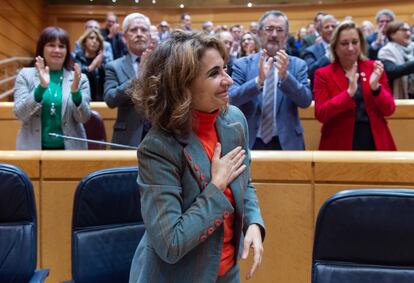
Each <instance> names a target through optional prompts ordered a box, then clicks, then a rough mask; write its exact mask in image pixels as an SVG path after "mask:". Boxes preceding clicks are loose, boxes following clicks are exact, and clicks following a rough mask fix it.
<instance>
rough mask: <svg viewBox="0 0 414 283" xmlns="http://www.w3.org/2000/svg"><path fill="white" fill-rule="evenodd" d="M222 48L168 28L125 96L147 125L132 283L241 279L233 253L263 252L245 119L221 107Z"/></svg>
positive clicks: (224, 100)
mask: <svg viewBox="0 0 414 283" xmlns="http://www.w3.org/2000/svg"><path fill="white" fill-rule="evenodd" d="M226 59H227V58H226V52H225V50H224V46H223V45H222V43H221V42H220V41H219V40H218V39H216V38H215V37H213V36H210V35H207V34H202V33H186V32H183V31H175V32H173V33H172V35H171V37H170V38H169V39H167V40H166V41H164V42H163V43H161V44H160V45H159V46H158V47H157V48H156V49H155V50H154V52H153V53H152V54H151V56H148V58H147V59H146V62H145V63H144V68H143V71H142V72H141V73H140V76H139V78H138V80H137V81H136V82H135V84H134V87H133V90H132V96H133V100H134V103H135V105H137V106H139V107H137V108H139V109H144V111H145V113H144V114H145V115H146V117H147V118H148V119H149V120H150V121H151V125H152V128H151V130H150V131H149V133H148V134H147V135H146V137H145V138H144V140H143V141H142V143H141V145H140V147H139V149H138V163H139V174H138V184H139V188H140V193H141V207H142V208H141V210H142V216H143V219H144V223H145V228H146V233H145V235H144V236H143V238H142V240H141V242H140V244H139V245H138V248H137V250H136V253H135V256H134V259H133V262H132V266H131V274H130V282H131V283H132V282H133V283H137V282H179V283H186V282H189V283H190V282H240V275H239V265H238V260H239V258H240V257H242V258H247V256H248V254H249V249H250V248H253V253H254V260H253V265H252V267H251V269H250V270H249V272H248V273H247V275H246V277H247V278H250V277H251V276H252V275H253V273H254V272H255V270H256V268H257V267H258V265H259V264H260V261H261V259H262V254H263V246H262V241H263V239H264V233H265V229H264V222H263V219H262V216H261V213H260V210H259V206H258V200H257V196H256V190H255V189H254V187H253V186H252V185H251V179H250V153H249V142H248V130H247V123H246V119H245V117H244V116H243V114H242V113H241V111H240V110H238V109H237V108H236V107H233V106H228V100H229V98H228V93H227V92H228V87H229V86H230V85H231V84H232V82H233V81H232V79H231V78H230V77H229V76H228V75H227V74H226V72H225V68H224V67H225V66H226V63H225V61H226Z"/></svg>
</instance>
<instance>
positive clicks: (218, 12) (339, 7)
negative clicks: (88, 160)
mask: <svg viewBox="0 0 414 283" xmlns="http://www.w3.org/2000/svg"><path fill="white" fill-rule="evenodd" d="M386 6H387V8H389V9H392V10H394V12H395V13H396V14H397V16H398V18H399V19H401V20H406V21H408V22H409V23H413V18H412V11H413V10H414V3H412V1H408V0H403V1H392V2H387V5H386ZM383 8H384V3H383V2H378V1H377V2H373V1H367V3H340V4H322V3H321V4H318V5H314V4H294V5H289V4H281V5H271V6H262V7H252V8H247V7H216V8H206V7H203V8H186V10H185V11H186V12H189V13H190V14H191V15H192V26H193V28H194V29H201V25H202V23H203V22H204V21H206V20H212V21H213V22H214V23H215V24H218V25H222V24H226V25H228V26H230V25H232V24H234V23H240V24H242V25H243V26H244V27H245V28H247V27H248V26H249V23H250V21H257V20H258V19H259V17H260V16H261V15H262V14H263V13H264V12H265V11H267V10H272V9H281V10H282V11H283V12H285V13H286V14H287V16H288V17H289V25H290V32H291V33H292V34H294V33H296V31H297V30H298V29H299V28H300V27H301V26H306V25H307V24H308V23H309V22H312V20H313V17H314V15H315V13H316V12H317V11H325V12H327V13H331V14H334V15H335V16H337V18H338V19H339V20H342V19H343V18H344V17H346V16H349V15H352V16H353V19H354V20H355V21H356V22H358V23H360V22H362V21H363V20H367V19H368V20H370V21H372V22H375V14H376V12H377V11H378V10H380V9H383ZM109 9H110V10H111V11H114V12H115V14H117V15H118V16H119V22H120V23H121V22H122V19H123V18H124V16H125V15H127V14H129V13H132V12H140V13H143V14H145V15H147V16H148V17H149V18H150V19H151V21H152V23H154V24H158V23H159V22H160V21H162V20H167V21H168V22H169V23H170V25H171V27H177V26H178V23H179V17H180V14H181V13H182V12H183V10H182V9H176V8H158V7H157V6H155V7H139V6H134V7H130V6H113V7H110V6H98V5H95V6H91V5H49V7H48V16H49V24H57V25H60V24H64V25H66V27H67V28H69V29H70V30H68V32H69V33H70V34H71V41H73V40H75V39H77V37H78V36H79V31H78V30H75V29H71V26H70V25H68V21H70V20H71V19H73V21H74V22H80V21H81V22H84V21H86V20H87V19H89V18H96V19H98V20H99V19H103V18H104V17H105V14H106V13H107V12H108V11H109ZM235 15H237V16H236V17H235ZM101 22H102V20H101ZM72 34H73V35H72Z"/></svg>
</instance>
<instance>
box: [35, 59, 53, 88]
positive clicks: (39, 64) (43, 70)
mask: <svg viewBox="0 0 414 283" xmlns="http://www.w3.org/2000/svg"><path fill="white" fill-rule="evenodd" d="M35 60H36V62H35V67H36V70H37V72H38V73H39V79H40V84H41V85H42V87H44V88H48V87H49V83H50V74H49V67H48V66H45V60H44V59H43V58H42V57H41V56H37V57H36V59H35Z"/></svg>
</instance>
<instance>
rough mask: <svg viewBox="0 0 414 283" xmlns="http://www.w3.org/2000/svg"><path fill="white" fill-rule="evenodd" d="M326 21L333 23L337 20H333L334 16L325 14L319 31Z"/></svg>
mask: <svg viewBox="0 0 414 283" xmlns="http://www.w3.org/2000/svg"><path fill="white" fill-rule="evenodd" d="M327 21H335V22H338V20H337V19H336V18H335V16H333V15H330V14H327V15H325V16H323V17H322V19H321V24H320V25H319V30H321V29H322V26H323V24H324V23H325V22H327Z"/></svg>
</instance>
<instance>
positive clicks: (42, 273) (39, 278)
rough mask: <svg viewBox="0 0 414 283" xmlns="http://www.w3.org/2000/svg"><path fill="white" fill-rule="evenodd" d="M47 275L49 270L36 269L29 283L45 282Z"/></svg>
mask: <svg viewBox="0 0 414 283" xmlns="http://www.w3.org/2000/svg"><path fill="white" fill-rule="evenodd" d="M48 275H49V269H37V270H35V272H34V274H33V276H32V278H31V279H30V281H29V283H42V282H44V281H45V279H46V277H47V276H48Z"/></svg>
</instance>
